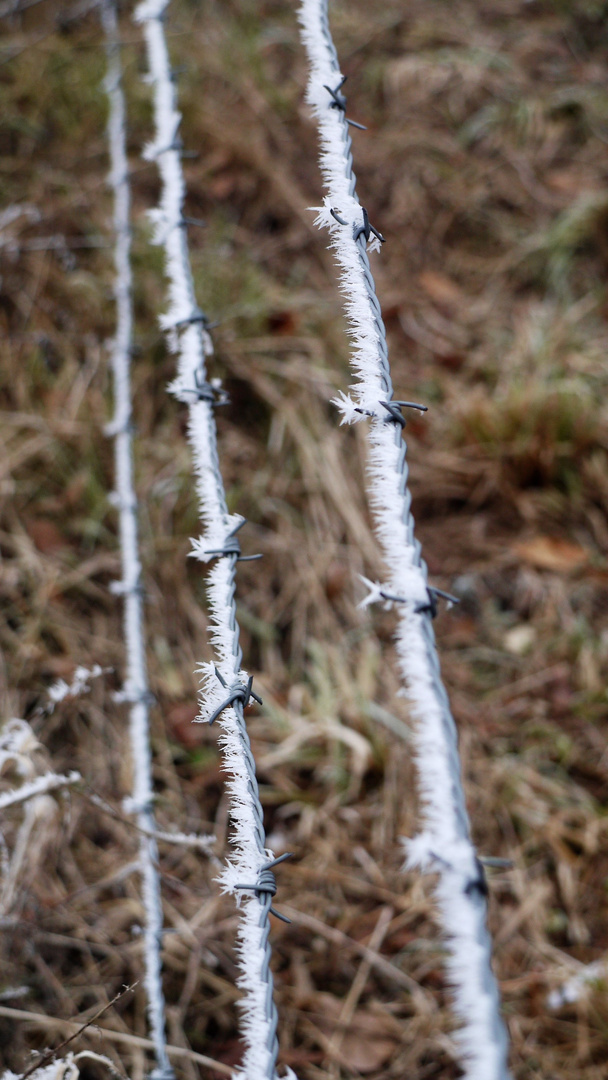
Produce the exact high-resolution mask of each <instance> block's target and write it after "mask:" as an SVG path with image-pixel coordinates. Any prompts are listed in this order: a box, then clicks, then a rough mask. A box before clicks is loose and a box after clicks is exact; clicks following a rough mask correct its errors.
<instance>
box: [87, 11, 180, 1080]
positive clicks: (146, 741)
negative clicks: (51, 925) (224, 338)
mask: <svg viewBox="0 0 608 1080" xmlns="http://www.w3.org/2000/svg"><path fill="white" fill-rule="evenodd" d="M102 18H103V24H104V29H105V33H106V40H107V55H108V71H107V76H106V80H105V88H106V92H107V95H108V100H109V115H108V144H109V151H110V175H109V183H110V186H111V189H112V192H113V195H114V232H115V237H116V243H115V249H114V265H115V273H116V276H115V285H114V295H115V300H116V333H115V337H114V342H113V349H112V374H113V389H114V417H113V420H112V423H111V424H110V425H109V426H108V429H107V430H108V434H112V435H113V436H114V451H115V467H116V493H115V497H114V500H113V501H114V503H115V505H116V506H117V507H118V512H119V533H120V554H121V565H122V580H121V581H120V582H118V583H117V586H118V587H117V588H115V589H114V592H116V593H120V594H122V595H123V596H124V635H125V647H126V666H127V671H126V678H125V683H124V688H123V692H122V694H121V695H118V696H119V698H120V699H121V700H125V701H129V702H130V706H131V707H130V716H129V731H130V741H131V756H132V761H133V803H132V805H133V810H134V812H135V813H136V815H137V824H138V827H139V828H140V829H141V835H140V842H139V858H140V870H141V878H142V901H143V905H144V911H145V928H144V941H145V950H144V953H145V978H144V984H145V991H146V998H147V1013H148V1023H149V1027H150V1035H151V1038H152V1041H153V1043H154V1053H155V1056H156V1066H157V1067H156V1069H155V1070H154V1076H156V1077H159V1078H160V1077H164V1078H169V1077H172V1076H173V1069H172V1067H171V1065H170V1063H169V1058H168V1056H167V1047H166V1039H165V1001H164V996H163V988H162V976H161V940H162V928H163V912H162V901H161V895H160V879H159V873H158V848H157V845H156V839H155V836H154V833H155V821H154V813H153V809H152V805H153V786H152V756H151V749H150V724H149V708H148V701H149V685H148V673H147V669H146V653H145V642H144V629H143V626H144V619H143V604H142V596H141V589H140V578H141V564H140V561H139V547H138V536H137V497H136V494H135V488H134V484H133V445H132V436H131V380H130V355H131V346H132V333H133V310H132V274H131V258H130V255H131V226H130V205H131V196H130V189H129V167H128V161H127V153H126V135H125V102H124V95H123V92H122V85H121V83H122V70H121V62H120V49H119V44H118V27H117V18H116V8H115V6H114V3H113V0H106V2H105V3H104V5H103V9H102Z"/></svg>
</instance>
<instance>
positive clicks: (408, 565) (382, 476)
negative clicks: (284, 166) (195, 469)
mask: <svg viewBox="0 0 608 1080" xmlns="http://www.w3.org/2000/svg"><path fill="white" fill-rule="evenodd" d="M299 19H300V24H301V33H302V38H303V41H304V45H305V47H306V50H307V53H308V58H309V62H310V69H311V70H310V79H309V83H308V91H307V100H308V103H309V104H310V105H311V106H312V109H313V112H314V114H315V116H316V118H317V120H318V123H319V130H320V141H321V169H322V174H323V179H324V182H325V187H326V189H327V191H328V195H327V196H326V198H325V201H324V206H323V207H321V208H319V211H318V215H317V224H319V225H322V226H325V227H327V228H328V229H329V231H330V236H331V245H330V246H331V248H332V249H333V252H334V255H335V258H336V261H337V263H338V266H339V268H340V287H341V291H342V293H343V295H344V298H345V306H346V312H347V319H348V331H349V336H350V338H351V343H352V366H353V368H354V372H355V379H356V381H355V384H354V385H353V386H352V387H351V394H350V395H346V394H341V395H340V397H339V399H338V400H336V402H335V404H336V405H337V406H338V408H339V410H340V412H341V414H342V423H352V422H356V421H358V420H363V419H366V418H367V420H368V421H369V428H368V432H369V464H368V490H369V500H370V504H371V507H372V510H373V515H374V519H375V528H376V532H377V535H378V538H379V540H380V544H381V548H382V551H383V555H384V562H385V565H386V569H387V571H388V574H389V582H388V584H385V585H378V584H374V583H372V582H368V585H369V586H370V591H369V595H368V597H367V598H366V600H365V601H364V603H370V602H373V601H375V600H388V601H389V602H394V603H395V606H396V608H397V613H398V614H397V618H398V625H397V631H396V646H397V654H398V659H399V666H400V670H401V674H402V676H403V680H404V683H405V688H406V693H407V697H408V698H409V701H410V704H411V708H412V715H413V719H414V722H415V731H414V748H415V755H416V760H417V767H418V777H419V788H420V795H421V814H422V819H423V823H424V831H423V833H422V834H421V835H420V836H418V837H417V838H415V839H414V840H412V841H410V842H409V843H408V844H407V851H408V860H407V864H406V865H408V866H409V867H413V866H420V867H421V868H424V869H428V870H432V871H433V872H434V873H436V875H437V884H436V887H435V897H436V902H437V907H438V910H439V916H440V921H441V925H442V927H443V931H444V932H445V936H446V939H447V945H448V957H447V961H446V964H447V971H448V977H449V981H450V983H451V986H452V988H453V996H454V1005H455V1010H456V1013H457V1015H458V1018H459V1020H460V1025H461V1026H460V1028H459V1030H458V1032H457V1039H458V1048H459V1053H460V1056H461V1059H462V1065H463V1068H464V1070H465V1075H466V1078H467V1080H507V1078H508V1076H509V1073H508V1069H507V1064H506V1057H507V1038H506V1031H505V1028H504V1024H503V1022H502V1019H501V1016H500V1002H499V995H498V990H497V986H496V981H495V979H494V976H493V974H492V970H491V941H490V937H489V934H488V931H487V928H486V915H487V905H486V894H487V886H486V883H485V878H484V876H483V869H482V867H481V864H480V863H479V861H478V859H477V856H476V854H475V850H474V847H473V844H472V842H471V837H470V828H469V820H468V815H467V810H466V804H465V798H464V792H463V787H462V781H461V774H460V761H459V755H458V746H457V732H456V726H455V723H454V720H453V717H452V714H451V712H450V706H449V702H448V698H447V694H446V691H445V689H444V686H443V683H442V680H441V674H440V669H439V660H438V656H437V650H436V646H435V637H434V633H433V628H432V616H433V615H434V614H435V609H436V600H437V595H438V594H437V591H435V590H431V589H430V588H429V586H428V582H427V570H426V566H425V563H424V561H423V560H422V557H421V549H420V544H419V542H418V541H417V540H416V538H415V536H414V520H413V517H412V514H411V509H410V507H411V495H410V492H409V490H408V486H407V478H408V469H407V462H406V446H405V442H404V441H403V437H402V428H403V427H404V425H405V421H404V419H403V409H404V408H406V407H408V406H410V405H413V407H417V406H416V405H415V403H409V402H408V403H406V402H403V403H399V402H396V401H395V399H394V398H393V386H392V382H391V373H390V367H389V360H388V348H387V340H386V331H385V328H384V324H383V321H382V314H381V309H380V305H379V302H378V299H377V297H376V291H375V285H374V279H373V276H372V272H371V269H370V263H369V259H368V250H375V249H378V248H379V247H380V244H381V243H383V242H384V238H383V237H382V236H381V235H380V234H379V233H378V232H377V231H376V230H375V229H373V227H372V226H371V225H370V222H369V218H368V215H367V212H366V211H365V210H364V209H363V208H362V206H361V205H360V203H359V199H358V197H357V192H356V177H355V174H354V172H353V159H352V149H351V146H352V144H351V138H350V134H349V121H348V120H347V118H346V114H345V109H346V99H345V98H344V95H343V93H342V86H343V82H344V80H343V77H342V75H341V73H340V66H339V62H338V56H337V53H336V49H335V46H334V43H333V40H332V37H331V32H330V28H329V21H328V4H327V0H303V2H302V3H301V6H300V9H299ZM368 241H369V242H370V243H369V247H368ZM439 595H441V594H439Z"/></svg>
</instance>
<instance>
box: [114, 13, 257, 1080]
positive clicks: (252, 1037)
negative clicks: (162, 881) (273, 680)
mask: <svg viewBox="0 0 608 1080" xmlns="http://www.w3.org/2000/svg"><path fill="white" fill-rule="evenodd" d="M167 7H168V0H144V2H143V3H141V4H140V5H139V6H138V8H137V9H136V12H135V20H136V21H137V22H139V23H141V25H142V28H143V33H144V37H145V42H146V48H147V56H148V67H149V76H148V78H149V82H150V83H151V85H152V88H153V95H154V119H155V138H154V141H153V143H152V144H151V145H150V146H148V147H147V148H146V151H145V154H144V156H145V158H146V159H147V160H153V161H156V163H157V165H158V169H159V172H160V177H161V195H160V203H159V206H158V207H157V209H155V210H153V211H152V212H151V214H150V216H151V219H152V221H153V223H154V237H153V239H154V242H155V243H157V244H159V245H161V246H162V247H163V249H164V254H165V271H166V275H167V279H168V309H167V311H166V312H165V314H164V315H162V316H161V319H160V325H161V327H162V328H163V329H164V330H166V331H167V332H168V341H169V346H170V348H171V349H172V350H173V351H174V352H175V353H176V354H177V377H176V379H175V380H174V382H173V383H172V384H171V387H170V389H171V391H172V392H173V394H174V395H175V396H176V397H177V399H178V400H179V401H182V402H184V403H185V404H187V405H188V412H189V422H188V438H189V441H190V446H191V450H192V457H193V461H194V470H195V473H196V478H197V494H198V498H199V510H200V516H201V519H202V524H203V528H204V534H203V535H202V536H201V537H199V538H198V539H197V540H195V541H193V552H192V554H193V555H194V556H195V557H197V558H199V559H201V561H203V562H205V563H209V562H211V561H213V566H212V568H211V570H210V572H209V574H208V578H207V588H208V600H209V608H210V616H211V624H212V628H211V638H212V643H213V645H214V649H215V665H211V664H201V665H200V671H201V673H202V674H203V676H204V679H203V694H202V699H201V716H200V719H201V720H210V719H212V718H213V714H214V712H215V710H216V709H217V708H218V706H220V705H222V703H224V702H226V701H227V700H228V699H229V698H230V697H231V695H233V694H234V692H235V691H236V692H237V693H238V695H239V696H238V697H237V698H236V699H233V700H232V702H231V704H230V705H229V706H228V705H227V706H226V707H225V708H223V710H222V711H221V712H220V714H219V717H218V721H217V722H218V726H219V727H220V728H221V734H220V745H221V747H222V750H223V754H224V767H225V769H226V772H227V773H228V775H229V779H228V791H229V794H230V814H231V822H232V838H231V839H232V844H233V857H232V859H231V860H230V861H229V862H228V864H227V866H226V868H225V869H224V871H223V873H222V875H221V877H220V881H221V884H222V888H223V890H224V891H225V892H230V893H236V894H237V895H238V896H239V899H242V914H241V919H240V923H239V929H238V940H237V955H238V962H239V968H240V974H239V978H238V984H239V986H240V987H241V989H242V990H243V998H242V1000H241V1002H240V1007H241V1010H242V1035H243V1040H244V1044H245V1052H244V1058H243V1063H242V1066H241V1071H242V1072H241V1074H242V1076H244V1077H246V1078H247V1080H273V1078H274V1076H275V1073H276V1058H277V1052H278V1043H277V1011H276V1006H275V1004H274V1000H273V978H272V973H271V971H270V966H269V965H270V944H269V940H268V939H269V932H270V923H269V911H270V904H271V900H272V897H271V895H270V893H269V892H267V891H264V890H260V891H259V892H258V893H255V892H252V891H247V892H246V893H243V892H241V891H240V886H242V885H256V884H259V883H260V875H261V874H262V872H263V871H264V869H265V867H267V864H268V862H269V861H271V860H272V853H271V852H268V851H267V850H266V836H265V832H264V820H263V812H262V806H261V803H260V798H259V791H258V784H257V780H256V772H255V762H254V760H253V756H252V753H251V748H250V743H249V736H248V734H247V728H246V725H245V721H244V717H243V710H244V706H245V703H246V701H247V695H246V693H245V687H246V685H247V678H248V677H247V672H246V671H243V669H242V668H241V662H242V654H241V649H240V645H239V627H238V623H237V618H236V600H235V573H236V563H237V558H238V555H239V548H238V543H237V541H236V535H235V534H236V530H237V529H238V527H239V526H240V525H241V524H242V523H243V519H242V518H240V517H238V516H237V515H231V514H229V513H228V509H227V506H226V496H225V492H224V485H223V481H222V476H221V472H220V468H219V461H218V451H217V433H216V426H215V418H214V413H213V408H214V400H215V396H214V395H215V394H216V393H218V392H219V391H218V387H217V384H216V383H215V382H214V383H210V382H208V381H207V373H206V359H207V357H209V356H210V355H211V354H212V351H213V350H212V344H211V339H210V337H209V333H208V331H207V328H206V319H205V316H204V315H203V313H202V312H201V311H200V310H199V308H198V307H197V304H196V297H195V294H194V285H193V280H192V271H191V267H190V258H189V253H188V241H187V234H186V225H187V222H186V221H185V219H184V216H183V204H184V190H185V188H184V176H183V170H182V162H181V153H180V150H181V143H180V140H179V134H178V133H179V127H180V123H181V114H180V112H179V111H178V109H177V104H176V93H175V84H174V81H173V79H172V73H171V67H170V62H169V55H168V50H167V41H166V38H165V31H164V16H165V11H166V9H167ZM216 671H217V672H219V676H220V677H221V678H220V677H218V675H217V674H216ZM221 680H223V682H222V681H221ZM268 872H269V871H268V870H267V871H266V873H268ZM271 877H272V874H271Z"/></svg>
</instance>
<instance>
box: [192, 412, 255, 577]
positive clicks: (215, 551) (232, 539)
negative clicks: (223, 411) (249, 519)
mask: <svg viewBox="0 0 608 1080" xmlns="http://www.w3.org/2000/svg"><path fill="white" fill-rule="evenodd" d="M221 404H222V405H223V404H225V403H224V402H221ZM245 524H246V518H243V519H242V521H239V522H238V524H237V525H235V526H234V529H232V531H231V532H229V533H228V535H227V537H226V539H225V540H224V546H223V548H209V549H208V550H207V551H205V555H215V556H217V557H218V558H219V557H220V556H221V555H236V561H237V562H255V561H256V559H262V558H263V556H262V555H261V554H260V555H241V545H240V543H239V541H238V537H237V535H236V534H237V532H238V531H239V529H242V528H243V525H245Z"/></svg>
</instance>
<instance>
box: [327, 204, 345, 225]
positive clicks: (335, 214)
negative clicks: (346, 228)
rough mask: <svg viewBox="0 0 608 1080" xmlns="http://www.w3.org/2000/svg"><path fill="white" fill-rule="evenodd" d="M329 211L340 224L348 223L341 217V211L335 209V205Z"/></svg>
mask: <svg viewBox="0 0 608 1080" xmlns="http://www.w3.org/2000/svg"><path fill="white" fill-rule="evenodd" d="M329 212H330V214H331V216H332V217H333V218H334V220H335V221H337V222H338V224H339V225H348V221H345V220H344V218H343V217H340V211H339V210H334V209H333V207H332V208H331V209H330V211H329Z"/></svg>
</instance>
